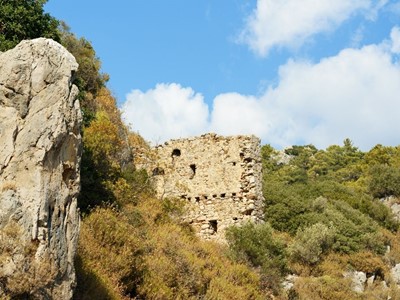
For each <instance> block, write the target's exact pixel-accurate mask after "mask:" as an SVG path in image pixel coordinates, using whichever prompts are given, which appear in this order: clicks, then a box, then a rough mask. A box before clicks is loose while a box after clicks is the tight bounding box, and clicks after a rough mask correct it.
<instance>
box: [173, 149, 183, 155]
mask: <svg viewBox="0 0 400 300" xmlns="http://www.w3.org/2000/svg"><path fill="white" fill-rule="evenodd" d="M171 156H172V157H175V156H181V150H179V149H174V150H172V155H171Z"/></svg>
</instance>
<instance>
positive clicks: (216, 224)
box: [210, 220, 218, 232]
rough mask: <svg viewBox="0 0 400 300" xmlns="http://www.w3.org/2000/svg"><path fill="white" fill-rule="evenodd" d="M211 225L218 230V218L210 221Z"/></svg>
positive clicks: (214, 229)
mask: <svg viewBox="0 0 400 300" xmlns="http://www.w3.org/2000/svg"><path fill="white" fill-rule="evenodd" d="M210 227H211V229H212V230H213V231H214V232H217V231H218V221H217V220H212V221H210Z"/></svg>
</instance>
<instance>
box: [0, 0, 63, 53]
mask: <svg viewBox="0 0 400 300" xmlns="http://www.w3.org/2000/svg"><path fill="white" fill-rule="evenodd" d="M46 2H47V0H0V51H6V50H8V49H11V48H14V47H15V46H16V45H17V44H18V43H19V42H20V41H22V40H24V39H33V38H38V37H46V38H51V39H53V40H55V41H58V42H59V41H60V35H59V32H58V29H57V27H58V21H57V20H56V19H55V18H53V17H52V16H50V15H49V14H48V13H45V12H44V10H43V5H44V4H45V3H46Z"/></svg>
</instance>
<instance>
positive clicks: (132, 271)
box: [0, 1, 400, 299]
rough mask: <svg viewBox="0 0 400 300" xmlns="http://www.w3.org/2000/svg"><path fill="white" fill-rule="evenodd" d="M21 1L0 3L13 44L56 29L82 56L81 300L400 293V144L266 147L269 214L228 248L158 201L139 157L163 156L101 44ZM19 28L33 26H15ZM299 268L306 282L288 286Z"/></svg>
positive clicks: (6, 44) (236, 233)
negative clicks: (359, 278)
mask: <svg viewBox="0 0 400 300" xmlns="http://www.w3.org/2000/svg"><path fill="white" fill-rule="evenodd" d="M10 3H11V2H10ZM10 3H9V2H7V1H3V2H1V3H0V13H1V14H2V15H1V16H2V17H3V16H4V15H5V14H8V15H9V17H8V19H7V21H6V22H7V24H3V23H4V21H2V22H3V23H2V24H1V25H2V26H1V27H0V44H1V45H2V50H6V49H9V48H11V47H13V46H14V45H15V44H16V43H17V42H18V41H19V40H21V39H24V38H34V37H39V36H50V37H54V38H56V40H58V41H60V42H61V43H62V44H63V45H64V46H65V47H66V48H67V49H68V50H69V51H70V52H71V53H72V54H73V55H74V56H75V57H76V59H77V61H78V63H79V64H80V68H79V71H78V72H77V74H76V78H75V84H76V85H77V86H78V87H79V89H80V94H79V99H80V101H81V106H82V112H83V116H84V126H83V128H82V134H83V142H84V151H83V157H82V167H81V180H82V189H81V195H80V198H79V206H80V209H81V213H82V224H81V235H80V241H79V250H78V255H77V258H76V270H77V278H78V285H77V288H76V291H75V296H74V297H75V299H269V298H271V299H272V298H275V299H388V297H389V296H390V297H391V299H400V292H399V289H398V287H397V286H396V285H394V284H390V283H391V277H390V272H389V270H390V268H391V267H392V266H394V265H395V264H396V263H399V262H400V239H399V238H400V237H399V233H398V229H399V223H398V221H396V219H395V218H394V215H393V214H392V212H391V211H390V209H389V208H388V207H387V206H386V205H385V204H384V203H383V202H384V201H383V199H389V200H388V201H389V202H390V203H393V202H396V201H399V197H400V147H385V146H382V145H377V146H375V147H374V148H373V149H371V150H370V151H368V152H362V151H360V150H359V149H357V147H355V146H354V145H353V144H352V142H351V141H350V140H348V139H346V140H345V141H344V144H343V145H342V146H337V145H334V146H330V147H328V148H327V149H326V150H318V149H316V148H315V147H314V146H312V145H308V146H293V147H291V148H288V149H286V150H284V151H277V150H275V149H273V148H272V147H271V146H269V145H265V146H263V148H262V155H263V157H262V159H263V181H264V182H263V188H264V197H265V201H266V202H265V204H266V205H265V220H266V222H265V223H264V224H261V225H253V224H248V225H245V226H243V227H241V228H231V229H230V230H228V233H227V239H228V245H218V244H215V243H211V242H204V241H200V240H199V239H198V238H197V237H196V236H195V235H194V233H193V232H192V230H191V228H190V226H188V225H187V224H183V223H181V222H180V215H181V214H182V212H183V211H184V209H185V208H184V204H183V203H181V202H180V201H178V200H175V199H164V200H162V201H161V200H157V199H155V196H154V191H153V189H152V186H151V180H150V178H149V176H148V174H146V172H145V171H144V170H140V169H136V167H135V162H140V164H141V165H143V164H144V163H145V162H146V160H151V159H154V158H153V157H152V155H151V149H150V147H149V145H148V144H147V143H146V142H145V140H144V139H143V138H142V137H140V136H139V135H138V134H136V133H133V132H130V131H129V130H128V128H127V127H126V126H125V125H124V124H123V122H122V120H121V115H120V111H119V110H118V108H117V106H116V100H115V98H114V97H113V95H112V92H111V91H110V90H109V89H108V88H107V86H106V83H107V80H108V75H107V74H103V73H101V71H100V69H101V62H100V60H99V59H98V58H97V57H96V53H95V50H94V49H93V47H92V45H91V43H90V42H89V41H88V40H86V39H85V38H78V37H76V36H75V35H74V34H73V33H71V32H70V31H69V29H68V27H67V26H66V25H65V24H63V23H60V22H59V21H57V20H55V19H54V18H52V17H50V16H48V15H46V14H44V12H43V10H42V5H43V4H44V1H14V2H12V3H13V5H16V6H13V7H12V9H11V8H10ZM20 10H21V11H25V10H28V11H29V10H33V11H34V12H35V14H38V16H40V18H37V19H36V21H38V22H45V23H46V24H47V25H46V26H42V27H40V28H42V30H39V31H37V32H34V33H32V32H30V31H29V30H28V28H31V26H32V24H31V23H30V22H31V18H28V17H24V18H22V19H18V20H17V21H15V20H16V16H14V13H18V11H20ZM21 16H24V15H22V14H21ZM14 17H15V18H14ZM2 20H5V19H2ZM15 22H17V23H18V22H19V24H22V25H24V26H25V27H24V26H22V25H21V26H16V25H15ZM54 24H56V28H57V29H56V31H54ZM57 26H58V27H57ZM14 27H15V28H18V30H20V31H22V33H21V34H19V35H16V34H11V33H9V32H10V31H9V30H8V29H7V30H5V29H4V28H14ZM49 28H50V29H51V30H50V29H49ZM49 30H50V31H49ZM133 125H135V124H133ZM389 197H390V198H389ZM389 250H390V251H389ZM353 270H357V271H362V272H365V273H366V274H368V276H372V275H374V276H375V281H374V282H373V283H372V284H371V285H370V286H369V287H368V288H367V289H366V291H365V292H364V293H363V294H361V293H357V292H354V291H353V289H352V283H351V280H350V279H349V278H346V277H344V275H343V274H344V273H345V272H349V271H353ZM289 274H292V275H295V276H296V277H297V280H295V281H294V286H293V288H292V289H291V290H285V289H283V288H282V284H281V283H282V282H283V280H284V279H285V278H286V276H287V275H289ZM383 281H385V282H387V283H388V287H386V286H385V285H384V284H382V282H383Z"/></svg>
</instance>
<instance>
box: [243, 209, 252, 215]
mask: <svg viewBox="0 0 400 300" xmlns="http://www.w3.org/2000/svg"><path fill="white" fill-rule="evenodd" d="M253 210H254V209H247V210H245V211H244V212H243V214H244V215H246V216H251V213H252V212H253Z"/></svg>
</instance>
